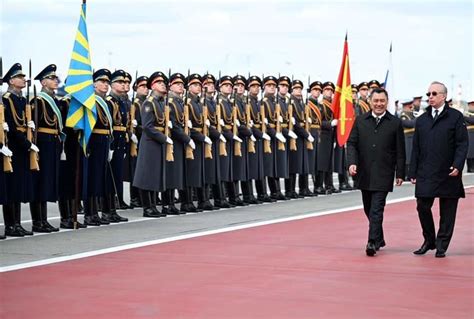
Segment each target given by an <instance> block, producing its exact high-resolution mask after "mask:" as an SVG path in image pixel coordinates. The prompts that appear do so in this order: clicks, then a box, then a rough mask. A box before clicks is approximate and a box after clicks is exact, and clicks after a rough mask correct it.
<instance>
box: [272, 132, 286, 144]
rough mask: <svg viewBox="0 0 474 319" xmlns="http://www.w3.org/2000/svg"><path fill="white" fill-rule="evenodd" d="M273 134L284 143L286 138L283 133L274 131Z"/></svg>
mask: <svg viewBox="0 0 474 319" xmlns="http://www.w3.org/2000/svg"><path fill="white" fill-rule="evenodd" d="M275 136H276V138H277V139H278V140H279V141H280V142H282V143H286V138H285V137H284V136H283V134H281V133H276V135H275Z"/></svg>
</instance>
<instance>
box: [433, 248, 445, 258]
mask: <svg viewBox="0 0 474 319" xmlns="http://www.w3.org/2000/svg"><path fill="white" fill-rule="evenodd" d="M435 257H436V258H444V257H446V252H444V251H441V250H436V254H435Z"/></svg>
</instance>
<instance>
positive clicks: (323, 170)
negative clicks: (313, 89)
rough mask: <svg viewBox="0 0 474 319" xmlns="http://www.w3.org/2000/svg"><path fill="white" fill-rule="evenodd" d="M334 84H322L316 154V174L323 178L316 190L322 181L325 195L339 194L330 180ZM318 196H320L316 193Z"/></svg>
mask: <svg viewBox="0 0 474 319" xmlns="http://www.w3.org/2000/svg"><path fill="white" fill-rule="evenodd" d="M334 89H335V86H334V83H332V82H330V81H327V82H324V83H323V100H322V103H321V133H320V143H319V144H318V146H319V147H318V150H317V152H316V155H317V158H318V172H319V174H320V176H323V178H322V179H321V180H320V181H318V189H319V188H320V187H322V182H323V181H324V186H325V190H324V191H325V194H328V195H329V194H332V193H340V192H341V191H340V190H338V189H336V188H334V184H333V180H332V171H333V169H332V168H333V144H334V136H335V134H334V133H335V130H334V127H335V126H336V125H337V120H335V119H334V113H333V111H332V108H331V104H332V96H333V94H334ZM319 174H318V175H319ZM318 194H321V193H319V192H318Z"/></svg>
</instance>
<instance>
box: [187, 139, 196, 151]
mask: <svg viewBox="0 0 474 319" xmlns="http://www.w3.org/2000/svg"><path fill="white" fill-rule="evenodd" d="M188 145H189V146H190V147H191V148H192V149H193V150H195V149H196V144H195V143H194V141H193V140H189V143H188Z"/></svg>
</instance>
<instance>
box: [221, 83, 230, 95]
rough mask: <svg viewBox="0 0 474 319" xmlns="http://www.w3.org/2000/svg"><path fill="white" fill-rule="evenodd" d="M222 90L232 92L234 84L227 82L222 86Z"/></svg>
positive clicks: (225, 92) (227, 92)
mask: <svg viewBox="0 0 474 319" xmlns="http://www.w3.org/2000/svg"><path fill="white" fill-rule="evenodd" d="M221 92H222V93H223V94H230V93H232V85H230V84H228V83H226V84H223V85H222V86H221Z"/></svg>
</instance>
